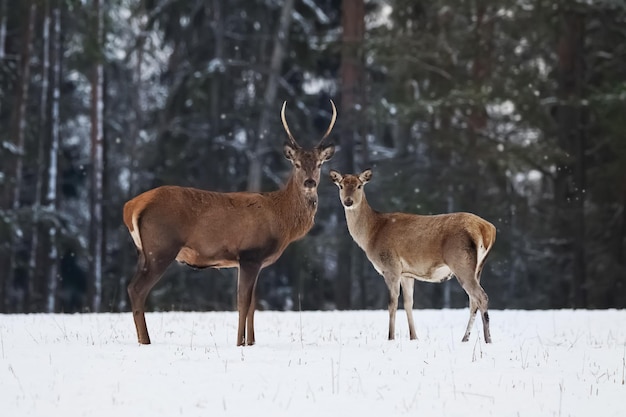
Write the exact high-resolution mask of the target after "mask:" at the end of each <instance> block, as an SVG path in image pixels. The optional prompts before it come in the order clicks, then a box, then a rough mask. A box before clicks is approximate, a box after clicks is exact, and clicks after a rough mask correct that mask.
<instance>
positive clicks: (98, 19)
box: [89, 0, 104, 312]
mask: <svg viewBox="0 0 626 417" xmlns="http://www.w3.org/2000/svg"><path fill="white" fill-rule="evenodd" d="M93 4H94V16H95V27H94V33H96V36H97V39H96V42H95V43H94V45H95V48H96V51H95V55H96V61H95V63H94V68H93V70H92V75H91V190H90V193H91V196H90V213H91V222H90V238H89V249H90V250H89V252H90V260H91V271H90V272H91V280H90V294H89V295H90V301H91V308H92V311H94V312H99V311H100V305H101V302H102V258H103V246H104V245H103V241H104V236H103V217H102V203H103V189H104V178H103V177H104V142H103V140H104V137H103V136H104V131H103V114H104V97H103V65H102V43H103V39H104V37H103V18H102V14H103V13H102V9H101V7H100V0H94V3H93Z"/></svg>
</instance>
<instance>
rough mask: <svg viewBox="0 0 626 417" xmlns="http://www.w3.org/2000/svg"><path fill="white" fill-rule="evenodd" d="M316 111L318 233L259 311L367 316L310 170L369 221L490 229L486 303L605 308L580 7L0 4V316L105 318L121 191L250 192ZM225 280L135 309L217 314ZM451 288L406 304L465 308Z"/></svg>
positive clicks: (171, 282) (620, 269) (374, 286)
mask: <svg viewBox="0 0 626 417" xmlns="http://www.w3.org/2000/svg"><path fill="white" fill-rule="evenodd" d="M330 98H332V99H333V100H334V101H335V102H336V103H337V108H338V112H339V116H338V121H337V125H336V127H335V129H334V131H333V133H332V135H331V137H330V138H331V140H332V141H334V143H336V144H337V146H338V151H337V153H336V156H335V157H334V159H333V160H331V161H330V163H329V164H327V165H326V166H325V167H324V172H323V174H322V183H321V185H320V188H319V194H320V205H319V211H318V214H317V217H316V225H315V227H314V228H313V230H311V232H310V233H309V235H308V236H307V237H305V238H304V239H302V240H301V241H298V242H296V243H294V244H292V245H291V246H290V247H289V248H288V249H287V251H286V252H285V253H284V254H283V256H282V257H281V258H280V260H279V261H278V262H277V263H276V264H275V265H273V266H271V267H269V268H267V269H265V270H264V271H263V272H262V273H261V277H260V281H259V288H258V295H259V298H260V299H261V306H262V307H263V308H268V309H332V308H338V309H357V308H359V309H360V308H385V307H386V305H387V290H386V287H385V285H384V283H383V280H382V278H381V277H380V276H378V274H377V273H376V272H375V271H374V269H373V267H371V265H370V264H369V262H367V260H366V258H365V256H364V254H363V253H362V252H361V250H360V249H359V248H358V247H357V246H356V245H355V244H354V243H353V242H352V240H351V238H350V236H349V234H348V231H347V228H346V226H345V220H344V217H343V209H342V208H341V205H340V203H339V199H338V193H337V190H336V187H335V186H334V185H333V184H332V183H331V181H330V180H328V177H327V172H328V165H330V167H331V168H335V169H338V170H340V171H342V172H356V171H360V170H362V169H364V168H367V167H371V168H373V170H374V178H373V180H372V182H371V183H370V184H369V185H368V190H367V191H368V199H369V201H370V203H371V204H372V205H373V206H374V207H375V208H377V209H379V210H383V211H409V212H414V213H421V214H429V213H444V212H451V211H470V212H473V213H476V214H478V215H480V216H482V217H484V218H485V219H487V220H489V221H491V222H492V223H494V224H495V225H496V227H497V229H498V236H497V241H496V245H495V247H494V249H493V251H492V253H491V255H490V258H489V261H488V262H487V266H486V268H485V270H484V273H483V279H482V282H483V285H484V287H485V289H486V291H487V293H488V294H489V295H490V301H491V304H490V305H491V307H493V308H610V307H613V308H623V307H625V306H626V283H625V276H626V248H625V244H626V211H625V210H624V205H625V203H626V138H625V134H626V106H625V104H626V5H625V4H624V2H623V1H617V0H614V1H611V0H605V1H601V0H597V1H575V0H549V1H548V0H502V1H496V2H493V1H487V0H472V1H469V0H434V1H419V0H395V1H394V0H368V1H364V0H343V1H342V0H284V1H279V0H229V1H222V0H107V1H105V0H85V1H80V0H19V1H17V0H0V312H38V311H49V312H76V311H124V310H127V309H128V303H127V294H126V285H127V282H128V280H129V279H130V277H131V276H132V274H133V272H134V269H135V262H136V253H135V248H134V246H133V244H132V240H131V238H130V236H129V234H128V232H127V230H126V229H125V227H124V225H123V223H122V206H123V204H124V202H125V201H127V200H128V199H130V198H131V197H132V196H134V195H136V194H138V193H140V192H142V191H145V190H147V189H149V188H152V187H155V186H158V185H162V184H176V185H183V186H194V187H198V188H204V189H211V190H219V191H236V190H250V191H269V190H274V189H276V188H278V187H280V185H281V184H282V183H283V181H284V180H285V178H286V176H287V175H288V172H289V169H290V166H289V163H288V162H287V161H286V160H285V159H284V158H283V156H282V143H283V141H284V140H285V137H286V135H285V133H284V131H283V129H282V126H281V124H280V117H279V111H280V106H281V104H282V102H283V101H284V100H287V101H288V107H287V117H288V120H289V124H290V127H291V130H292V131H293V132H294V135H295V136H296V138H297V139H298V141H299V142H300V143H304V144H306V143H312V141H314V140H319V138H320V136H321V134H322V132H323V131H324V129H325V128H326V127H327V125H328V122H329V118H330V106H329V102H328V100H329V99H330ZM235 277H236V271H235V270H234V269H227V270H220V271H216V270H210V271H194V270H192V269H190V268H186V267H183V266H180V265H173V266H172V267H170V268H169V269H168V271H167V272H166V276H165V277H164V278H163V279H162V280H161V282H160V283H159V284H158V285H157V286H156V288H155V289H154V291H153V292H152V296H151V298H150V301H149V305H150V308H152V309H155V310H169V309H179V310H231V309H233V307H234V292H235V289H236V278H235ZM466 305H467V297H466V295H465V293H464V292H463V290H462V289H461V288H460V286H459V285H458V283H457V282H456V281H450V282H448V283H445V284H441V285H435V284H424V283H421V284H418V285H416V306H417V307H424V308H428V307H435V308H439V307H464V306H466Z"/></svg>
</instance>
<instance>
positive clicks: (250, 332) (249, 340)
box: [246, 273, 259, 346]
mask: <svg viewBox="0 0 626 417" xmlns="http://www.w3.org/2000/svg"><path fill="white" fill-rule="evenodd" d="M258 281H259V275H258V273H257V276H256V278H255V279H254V286H253V287H252V299H251V300H250V309H249V310H248V317H247V319H246V322H247V326H246V344H248V345H249V346H251V345H254V343H255V340H256V339H255V338H254V312H255V311H256V284H257V282H258Z"/></svg>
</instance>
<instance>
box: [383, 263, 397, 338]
mask: <svg viewBox="0 0 626 417" xmlns="http://www.w3.org/2000/svg"><path fill="white" fill-rule="evenodd" d="M385 283H386V284H387V288H388V289H389V336H388V340H393V339H395V336H396V311H398V297H399V296H400V277H399V276H396V275H391V274H386V275H385Z"/></svg>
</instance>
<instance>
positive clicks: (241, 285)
mask: <svg viewBox="0 0 626 417" xmlns="http://www.w3.org/2000/svg"><path fill="white" fill-rule="evenodd" d="M260 270H261V266H260V265H259V264H258V263H255V262H250V263H248V262H240V264H239V277H238V279H237V310H238V311H239V325H238V326H237V346H244V345H245V344H246V319H247V318H248V312H249V311H250V304H251V302H252V292H253V290H254V284H255V282H256V279H257V276H258V275H259V271H260ZM248 340H249V339H248ZM252 343H254V341H252Z"/></svg>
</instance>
